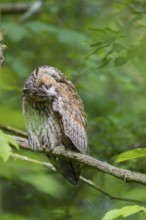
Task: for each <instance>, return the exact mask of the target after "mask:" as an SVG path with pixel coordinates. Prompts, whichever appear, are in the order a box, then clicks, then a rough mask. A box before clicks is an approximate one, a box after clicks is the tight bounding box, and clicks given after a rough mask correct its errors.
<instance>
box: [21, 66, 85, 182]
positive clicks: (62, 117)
mask: <svg viewBox="0 0 146 220" xmlns="http://www.w3.org/2000/svg"><path fill="white" fill-rule="evenodd" d="M23 92H24V95H23V113H24V116H25V119H26V124H27V128H28V137H29V145H30V147H31V148H32V149H34V150H38V149H40V148H41V149H42V148H43V149H44V151H45V149H46V148H47V149H50V150H51V149H53V148H54V147H57V146H62V147H65V149H69V150H72V151H77V152H80V153H83V154H87V152H88V146H87V135H86V117H85V113H84V106H83V102H82V100H81V98H80V97H79V95H78V93H77V90H76V89H75V87H74V86H73V84H72V83H71V82H70V81H68V80H66V79H65V77H64V75H63V73H61V72H60V71H59V70H58V69H56V68H54V67H50V66H42V67H38V68H37V69H35V70H34V71H33V73H32V74H31V75H30V76H29V78H28V79H27V80H26V82H25V86H24V90H23ZM47 156H48V157H49V158H51V159H53V161H54V165H55V166H56V168H57V169H58V170H59V171H60V172H61V173H62V174H63V176H64V177H65V178H66V179H68V180H69V181H70V182H71V183H73V184H76V183H77V181H78V178H79V175H80V169H81V166H80V164H79V163H77V162H75V161H72V160H67V159H64V158H61V157H59V158H56V157H54V156H53V155H52V154H51V152H50V154H49V155H47Z"/></svg>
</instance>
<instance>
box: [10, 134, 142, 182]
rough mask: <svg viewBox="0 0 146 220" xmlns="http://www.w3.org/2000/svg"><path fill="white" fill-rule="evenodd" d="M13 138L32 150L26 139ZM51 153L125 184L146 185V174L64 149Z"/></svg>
mask: <svg viewBox="0 0 146 220" xmlns="http://www.w3.org/2000/svg"><path fill="white" fill-rule="evenodd" d="M11 137H12V138H13V139H14V140H15V141H16V142H17V143H18V145H19V146H20V147H21V148H23V149H27V150H31V149H30V148H29V147H28V141H27V139H26V138H22V137H17V136H11ZM39 152H44V151H43V150H41V151H39ZM45 152H47V151H45ZM48 152H49V151H48ZM51 153H52V154H54V155H55V156H62V157H65V158H69V159H73V160H76V161H79V162H80V163H82V164H85V165H87V166H90V167H93V168H95V169H97V170H98V171H101V172H104V173H107V174H109V175H112V176H114V177H117V178H119V179H122V180H123V181H125V182H137V183H140V184H144V185H146V175H145V174H142V173H138V172H134V171H130V170H126V169H122V168H117V167H115V166H112V165H110V164H108V163H107V162H103V161H100V160H97V159H95V158H93V157H91V156H88V155H83V154H80V153H75V152H71V151H67V150H64V149H62V148H61V147H56V148H54V149H53V150H52V151H51Z"/></svg>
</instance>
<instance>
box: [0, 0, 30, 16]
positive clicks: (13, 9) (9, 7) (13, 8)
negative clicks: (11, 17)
mask: <svg viewBox="0 0 146 220" xmlns="http://www.w3.org/2000/svg"><path fill="white" fill-rule="evenodd" d="M32 4H33V2H32V3H30V2H14V3H1V4H0V10H1V12H2V14H9V13H20V12H24V11H26V10H27V9H28V8H29V7H30V6H31V5H32Z"/></svg>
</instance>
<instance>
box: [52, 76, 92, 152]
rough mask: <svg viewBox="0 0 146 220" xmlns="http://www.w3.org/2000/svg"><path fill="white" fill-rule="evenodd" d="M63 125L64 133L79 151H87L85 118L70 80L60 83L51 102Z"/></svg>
mask: <svg viewBox="0 0 146 220" xmlns="http://www.w3.org/2000/svg"><path fill="white" fill-rule="evenodd" d="M52 107H53V110H54V111H56V112H57V113H58V114H59V116H60V120H61V124H62V125H63V129H64V133H65V135H66V136H67V137H68V138H69V139H70V140H71V141H72V143H73V144H74V146H75V147H76V148H77V150H79V151H80V152H81V153H85V154H86V153H87V152H88V146H87V135H86V118H85V113H84V107H83V103H82V100H81V98H80V97H79V95H78V94H77V91H76V89H75V87H74V86H73V84H72V83H71V82H70V81H67V80H66V81H65V82H62V83H60V85H59V87H58V97H57V98H55V99H54V101H53V103H52Z"/></svg>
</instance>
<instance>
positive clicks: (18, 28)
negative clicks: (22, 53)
mask: <svg viewBox="0 0 146 220" xmlns="http://www.w3.org/2000/svg"><path fill="white" fill-rule="evenodd" d="M3 26H4V31H5V33H6V34H7V36H8V37H9V38H10V39H11V40H12V41H14V42H17V41H20V40H22V39H23V38H25V37H28V31H27V30H26V28H25V27H24V26H23V25H20V24H17V23H13V22H6V23H4V25H3Z"/></svg>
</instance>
